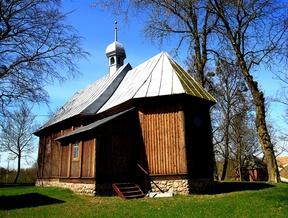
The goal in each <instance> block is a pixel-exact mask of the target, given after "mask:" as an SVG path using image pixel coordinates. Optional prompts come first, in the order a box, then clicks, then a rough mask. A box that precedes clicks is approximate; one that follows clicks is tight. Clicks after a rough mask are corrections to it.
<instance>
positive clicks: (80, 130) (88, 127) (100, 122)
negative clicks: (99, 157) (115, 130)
mask: <svg viewBox="0 0 288 218" xmlns="http://www.w3.org/2000/svg"><path fill="white" fill-rule="evenodd" d="M133 110H134V108H130V109H128V110H125V111H122V112H119V113H117V114H113V115H111V116H108V117H105V118H103V119H100V120H97V121H95V122H93V123H91V124H89V125H86V126H83V127H80V128H78V129H76V130H74V131H72V132H70V133H68V134H66V135H64V136H60V137H58V138H56V139H55V140H59V141H61V140H63V139H68V138H70V137H73V136H75V135H78V134H81V133H84V132H85V133H87V132H89V131H91V130H94V129H95V128H97V127H100V126H102V125H103V124H105V123H108V122H109V121H111V120H114V119H116V118H117V117H121V116H122V115H124V114H127V113H129V112H131V111H133Z"/></svg>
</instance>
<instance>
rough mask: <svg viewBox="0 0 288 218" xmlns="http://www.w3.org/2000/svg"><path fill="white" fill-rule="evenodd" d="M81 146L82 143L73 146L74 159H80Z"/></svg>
mask: <svg viewBox="0 0 288 218" xmlns="http://www.w3.org/2000/svg"><path fill="white" fill-rule="evenodd" d="M79 144H80V142H75V143H74V144H73V159H78V157H79Z"/></svg>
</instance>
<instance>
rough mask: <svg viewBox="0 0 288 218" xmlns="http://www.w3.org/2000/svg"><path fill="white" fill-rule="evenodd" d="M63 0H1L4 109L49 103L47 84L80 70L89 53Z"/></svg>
mask: <svg viewBox="0 0 288 218" xmlns="http://www.w3.org/2000/svg"><path fill="white" fill-rule="evenodd" d="M60 2H61V1H60V0H23V1H18V0H9V1H7V0H0V109H2V110H5V109H6V107H7V106H8V105H10V104H12V103H14V102H17V101H20V100H25V101H26V100H29V101H32V102H43V101H44V102H46V101H47V100H48V94H47V92H46V91H45V85H46V84H47V83H50V82H53V81H54V80H55V79H56V80H63V79H64V78H66V77H67V75H75V73H76V72H78V71H77V67H76V65H75V64H76V61H77V60H78V59H79V58H82V57H85V56H86V53H85V52H84V51H83V50H82V48H81V47H80V45H81V43H80V37H79V36H78V35H77V32H76V31H75V30H74V29H73V27H72V26H70V25H67V24H65V18H66V14H63V13H62V12H60V10H59V9H60ZM60 67H61V69H60ZM65 72H66V73H67V74H66V73H65Z"/></svg>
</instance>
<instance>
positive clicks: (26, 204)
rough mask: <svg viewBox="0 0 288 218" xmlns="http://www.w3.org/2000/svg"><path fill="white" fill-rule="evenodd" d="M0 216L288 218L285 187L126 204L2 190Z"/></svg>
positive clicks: (51, 191) (58, 192)
mask: <svg viewBox="0 0 288 218" xmlns="http://www.w3.org/2000/svg"><path fill="white" fill-rule="evenodd" d="M33 199H34V200H33ZM8 204H9V205H10V206H9V205H8ZM0 217H3V218H4V217H5V218H6V217H7V218H8V217H21V218H22V217H37V218H38V217H68V218H72V217H288V184H278V185H276V186H275V187H271V188H265V189H261V190H253V191H251V190H248V191H247V190H246V191H237V192H230V193H225V194H214V195H189V196H175V197H173V198H157V199H156V198H154V199H151V198H150V199H140V200H129V201H128V200H122V199H120V198H117V197H88V196H81V195H76V194H73V193H72V192H70V191H68V190H63V189H57V188H36V187H31V186H22V187H21V186H16V187H0Z"/></svg>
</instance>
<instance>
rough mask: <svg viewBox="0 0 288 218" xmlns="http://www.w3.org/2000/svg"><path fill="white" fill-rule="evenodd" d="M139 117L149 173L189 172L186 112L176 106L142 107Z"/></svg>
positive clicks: (170, 173) (172, 173)
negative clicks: (185, 124) (172, 107)
mask: <svg viewBox="0 0 288 218" xmlns="http://www.w3.org/2000/svg"><path fill="white" fill-rule="evenodd" d="M139 120H140V125H141V129H142V136H143V140H144V144H145V150H146V155H147V162H148V168H149V173H150V174H151V175H158V174H159V175H163V174H164V175H174V174H177V175H178V174H186V173H187V161H186V150H185V131H184V117H183V111H181V110H179V109H178V108H177V107H175V108H174V109H171V107H170V108H165V107H163V108H160V109H159V108H158V109H157V110H155V109H151V110H147V109H145V110H141V111H140V112H139Z"/></svg>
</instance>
